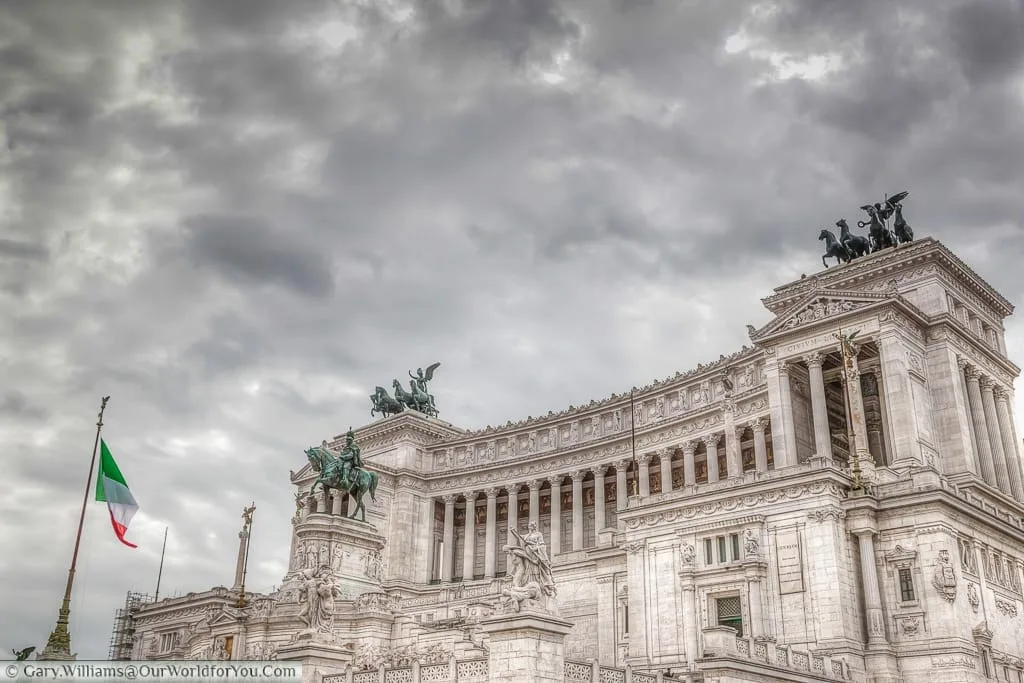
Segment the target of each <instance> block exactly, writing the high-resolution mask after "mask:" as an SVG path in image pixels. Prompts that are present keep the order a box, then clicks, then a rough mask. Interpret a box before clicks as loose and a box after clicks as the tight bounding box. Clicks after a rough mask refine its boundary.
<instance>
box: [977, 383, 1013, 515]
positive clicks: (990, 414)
mask: <svg viewBox="0 0 1024 683" xmlns="http://www.w3.org/2000/svg"><path fill="white" fill-rule="evenodd" d="M980 385H981V406H982V409H983V410H984V411H985V426H986V427H987V428H988V442H989V445H990V446H991V448H992V464H993V465H995V469H996V482H995V483H996V486H998V487H999V490H1000V491H1002V492H1003V493H1005V494H1006V495H1008V496H1009V495H1012V493H1011V489H1010V471H1009V467H1007V463H1006V451H1004V450H1003V440H1002V438H1001V437H1000V436H999V417H998V416H997V415H996V399H995V395H994V392H995V385H994V384H993V383H992V378H991V377H982V378H981V380H980Z"/></svg>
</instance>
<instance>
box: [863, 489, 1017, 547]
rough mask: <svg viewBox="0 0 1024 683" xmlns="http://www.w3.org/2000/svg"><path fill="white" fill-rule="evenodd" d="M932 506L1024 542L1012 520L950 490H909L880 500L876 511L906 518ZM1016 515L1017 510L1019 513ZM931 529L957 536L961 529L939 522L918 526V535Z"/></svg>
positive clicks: (916, 528)
mask: <svg viewBox="0 0 1024 683" xmlns="http://www.w3.org/2000/svg"><path fill="white" fill-rule="evenodd" d="M929 504H938V505H943V506H946V507H948V508H952V509H953V510H956V511H957V512H959V513H960V514H962V515H964V516H966V517H969V518H970V519H972V520H974V521H975V522H977V523H980V524H982V525H984V526H986V527H988V528H990V529H995V530H998V531H1001V532H1002V533H1004V534H1005V535H1006V536H1007V537H1008V538H1009V539H1010V540H1012V541H1013V542H1014V543H1016V544H1020V543H1024V527H1019V526H1014V525H1013V524H1012V523H1010V522H1009V521H1008V520H1006V519H1004V518H1002V517H999V516H996V515H993V514H992V513H990V512H989V511H987V510H984V509H981V508H978V507H977V506H976V505H973V504H971V503H970V502H969V501H967V500H965V499H964V498H961V497H959V496H957V495H956V494H954V493H953V492H952V491H949V490H946V489H928V490H925V491H907V492H904V493H899V494H895V495H891V496H886V497H885V498H882V499H880V500H879V501H878V503H877V508H876V510H877V513H878V514H879V516H880V517H881V515H882V513H888V512H894V511H895V512H898V513H900V514H901V515H903V514H907V513H908V512H909V510H910V508H911V506H913V507H924V506H927V505H929ZM1014 512H1017V511H1016V510H1015V511H1014ZM1018 514H1019V513H1018ZM883 520H884V518H880V519H879V522H880V526H883V527H884V524H882V523H881V522H883ZM927 527H937V528H938V527H941V529H943V530H946V531H948V532H949V533H953V534H955V533H957V530H956V529H955V528H954V527H952V526H951V525H950V524H949V523H948V522H946V521H944V520H937V521H935V522H934V523H928V524H924V525H923V526H922V527H915V529H914V530H915V533H921V532H922V531H923V530H924V528H927Z"/></svg>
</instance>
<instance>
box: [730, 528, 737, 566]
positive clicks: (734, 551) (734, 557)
mask: <svg viewBox="0 0 1024 683" xmlns="http://www.w3.org/2000/svg"><path fill="white" fill-rule="evenodd" d="M729 541H730V542H731V543H732V561H733V562H737V561H739V559H740V535H739V534H729Z"/></svg>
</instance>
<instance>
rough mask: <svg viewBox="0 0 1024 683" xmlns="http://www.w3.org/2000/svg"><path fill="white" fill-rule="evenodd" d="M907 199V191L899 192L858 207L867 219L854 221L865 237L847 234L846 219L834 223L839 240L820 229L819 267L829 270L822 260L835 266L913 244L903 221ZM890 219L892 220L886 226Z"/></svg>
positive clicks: (832, 233) (830, 233) (911, 233)
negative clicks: (904, 201)
mask: <svg viewBox="0 0 1024 683" xmlns="http://www.w3.org/2000/svg"><path fill="white" fill-rule="evenodd" d="M909 196H910V193H909V192H900V193H898V194H894V195H893V196H892V197H888V198H887V199H886V200H885V201H883V202H877V203H875V204H865V205H864V206H862V207H860V208H861V210H862V211H865V212H867V214H868V220H866V221H857V227H858V228H864V227H867V229H868V234H867V235H866V236H864V235H854V234H853V233H851V232H850V226H849V225H847V223H846V219H845V218H840V219H839V220H838V221H836V227H837V228H839V237H836V235H835V233H834V232H832V231H831V230H827V229H826V230H822V231H821V232H820V233H819V234H818V239H819V240H823V241H824V242H825V253H824V254H823V255H822V257H821V264H822V265H823V266H825V267H826V268H828V263H827V262H826V261H825V259H828V258H834V259H836V263H837V264H842V263H849V262H850V261H852V260H853V259H855V258H859V257H861V256H866V255H868V254H873V253H874V252H876V251H880V250H882V249H888V248H889V247H897V246H899V245H901V244H906V243H908V242H913V241H914V231H913V230H912V229H911V228H910V224H909V223H907V221H906V219H904V218H903V200H904V199H906V198H907V197H909ZM889 218H892V219H893V223H892V227H891V228H890V227H889Z"/></svg>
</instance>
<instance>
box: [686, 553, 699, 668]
mask: <svg viewBox="0 0 1024 683" xmlns="http://www.w3.org/2000/svg"><path fill="white" fill-rule="evenodd" d="M682 584H683V586H682V588H683V642H684V643H685V646H686V661H687V663H688V664H689V665H690V670H691V671H693V670H694V662H695V661H696V660H697V659H698V654H699V653H698V652H697V643H698V641H699V639H700V636H699V635H698V631H697V595H696V587H695V586H694V585H693V574H692V570H691V573H690V574H689V575H688V576H685V577H683V579H682Z"/></svg>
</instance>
